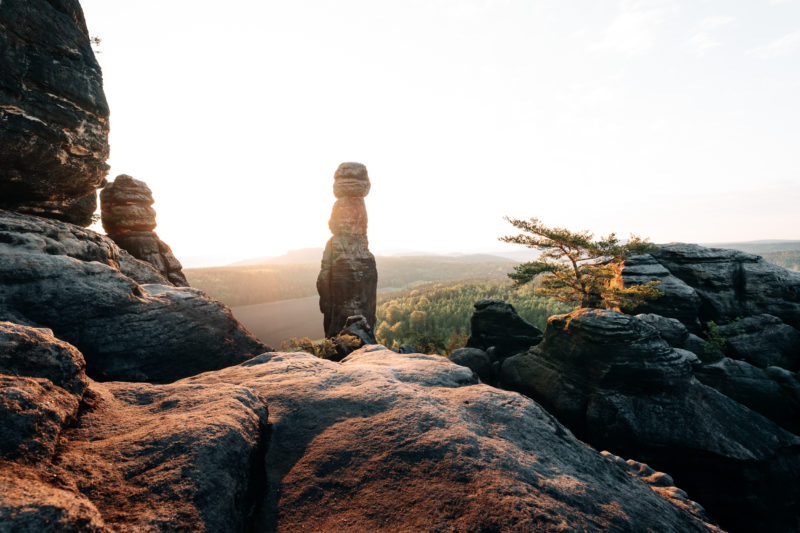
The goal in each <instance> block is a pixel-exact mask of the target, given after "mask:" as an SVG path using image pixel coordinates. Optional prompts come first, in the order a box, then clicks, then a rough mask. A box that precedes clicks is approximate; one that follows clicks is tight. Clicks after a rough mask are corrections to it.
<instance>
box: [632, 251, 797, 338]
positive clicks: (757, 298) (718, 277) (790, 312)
mask: <svg viewBox="0 0 800 533" xmlns="http://www.w3.org/2000/svg"><path fill="white" fill-rule="evenodd" d="M622 278H623V280H624V283H625V285H630V284H632V283H643V282H647V281H650V280H651V279H654V280H659V281H661V284H660V285H659V287H658V288H659V290H661V291H663V292H664V293H665V295H664V297H662V298H658V299H657V300H653V301H652V302H649V303H647V304H646V305H644V306H642V307H641V308H640V312H647V313H655V314H658V315H662V316H666V317H670V318H677V319H678V320H680V321H681V322H683V323H684V324H685V325H686V327H688V328H689V330H690V331H693V332H695V333H699V332H701V331H702V329H703V328H704V326H705V324H706V322H708V321H710V320H713V321H715V322H716V323H717V324H719V325H723V324H727V323H728V322H730V321H732V320H735V319H736V318H742V317H747V316H750V315H755V314H769V315H772V316H774V317H777V318H779V319H780V320H781V321H782V322H784V323H785V324H788V325H789V326H792V327H793V328H795V329H798V328H800V273H797V272H791V271H789V270H786V269H784V268H781V267H779V266H777V265H773V264H772V263H769V262H767V261H765V260H764V259H763V258H761V257H759V256H757V255H752V254H748V253H745V252H740V251H738V250H724V249H719V248H705V247H703V246H698V245H696V244H682V243H680V244H670V245H666V246H661V247H660V248H659V249H658V250H657V251H655V252H652V253H650V254H645V255H640V256H635V257H631V258H629V259H627V260H626V261H625V267H624V268H623V270H622Z"/></svg>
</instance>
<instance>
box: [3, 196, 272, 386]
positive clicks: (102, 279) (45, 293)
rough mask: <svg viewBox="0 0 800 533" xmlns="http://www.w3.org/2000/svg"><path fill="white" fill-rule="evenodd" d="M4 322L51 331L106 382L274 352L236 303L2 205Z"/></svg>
mask: <svg viewBox="0 0 800 533" xmlns="http://www.w3.org/2000/svg"><path fill="white" fill-rule="evenodd" d="M0 320H9V321H12V322H16V323H19V324H25V325H29V326H33V327H44V328H49V329H51V330H52V331H53V332H54V333H55V335H56V336H57V337H58V338H59V339H62V340H64V341H67V342H69V343H71V344H73V345H74V346H75V347H77V348H78V349H79V350H80V351H81V352H82V353H83V355H84V357H85V359H86V362H87V372H88V374H89V375H90V376H91V377H93V378H95V379H102V380H129V381H171V380H175V379H178V378H181V377H185V376H189V375H193V374H196V373H197V372H203V371H206V370H213V369H216V368H221V367H224V366H227V365H231V364H236V363H238V362H241V361H243V360H245V359H247V358H248V357H251V356H253V355H256V354H259V353H262V352H264V351H266V350H267V349H268V348H267V347H266V346H264V345H263V344H262V343H260V342H259V341H258V340H256V339H255V338H253V336H252V335H250V334H249V333H248V332H247V331H246V330H245V329H244V328H243V327H242V326H241V324H239V323H238V322H237V321H236V320H235V319H234V318H233V316H232V315H231V312H230V310H229V309H228V308H227V307H225V306H224V305H222V304H221V303H219V302H217V301H216V300H212V299H211V298H209V297H208V296H207V295H206V294H205V293H203V292H202V291H199V290H195V289H190V288H177V287H172V286H171V285H169V283H167V281H166V280H165V279H164V278H163V277H162V276H161V275H160V274H159V273H158V272H156V270H155V269H154V268H153V267H152V266H150V265H149V264H147V263H144V262H142V261H139V260H137V259H135V258H133V257H131V256H130V255H128V254H127V253H125V252H123V251H121V250H120V249H119V248H118V247H117V245H116V244H114V242H113V241H112V240H111V239H109V238H108V237H105V236H103V235H99V234H97V233H95V232H93V231H89V230H84V229H82V228H79V227H77V226H74V225H72V224H66V223H63V222H58V221H55V220H47V219H43V218H37V217H30V216H26V215H20V214H17V213H12V212H9V211H2V210H0Z"/></svg>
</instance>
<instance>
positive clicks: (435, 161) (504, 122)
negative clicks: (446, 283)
mask: <svg viewBox="0 0 800 533" xmlns="http://www.w3.org/2000/svg"><path fill="white" fill-rule="evenodd" d="M82 5H83V7H84V11H85V14H86V18H87V22H88V24H89V31H90V33H91V34H92V35H96V36H99V37H100V38H101V39H102V43H101V45H100V50H101V53H100V54H99V55H98V59H99V61H100V64H101V66H102V68H103V73H104V79H105V91H106V96H107V98H108V101H109V104H110V106H111V159H110V161H109V162H110V164H111V173H110V175H109V178H110V179H112V178H113V177H114V176H116V175H117V174H121V173H126V174H131V175H132V176H134V177H135V178H137V179H141V180H144V181H146V182H147V183H148V184H149V185H150V188H151V189H153V192H154V195H155V198H156V205H155V207H156V210H157V212H158V219H157V220H158V228H157V230H156V231H157V232H158V233H159V235H160V236H161V237H162V239H163V240H165V241H166V242H167V243H168V244H170V245H171V246H172V248H173V250H174V251H175V253H176V255H177V256H178V258H179V259H181V260H183V261H184V262H185V263H187V264H188V265H190V266H191V265H194V264H197V260H198V256H211V257H210V258H208V259H207V260H208V261H210V262H213V263H225V262H229V261H232V260H235V259H241V258H247V257H257V256H264V255H279V254H281V253H283V252H285V251H286V250H288V249H294V248H304V247H322V246H324V244H325V242H326V240H327V239H328V238H329V236H330V233H329V231H328V228H327V221H328V218H329V215H330V210H331V206H332V205H333V202H334V197H333V193H332V183H333V172H334V170H335V169H336V167H337V166H338V164H339V163H340V162H342V161H360V162H362V163H364V164H366V165H367V168H368V170H369V174H370V178H371V181H372V191H371V193H370V195H369V196H368V197H367V208H368V211H369V218H370V223H369V237H370V247H371V249H372V250H373V251H377V252H381V251H387V250H398V249H413V250H422V251H431V252H440V253H447V252H457V251H461V252H472V251H476V250H496V249H503V248H504V247H505V249H515V248H514V247H513V245H504V244H502V243H499V242H498V241H497V237H498V236H500V235H504V234H508V233H513V231H512V230H513V228H512V227H511V226H510V225H509V224H507V223H506V222H505V221H503V219H502V217H503V216H504V215H509V216H512V217H517V218H528V217H531V216H537V217H539V218H540V219H542V220H543V221H544V222H545V223H547V224H550V225H559V226H566V227H569V228H572V229H576V230H579V229H590V230H592V231H594V232H595V233H596V234H603V235H605V234H607V233H609V232H612V231H616V232H617V233H618V234H619V235H621V236H627V235H628V234H629V233H636V234H638V235H642V236H649V237H650V238H651V240H653V241H654V242H669V241H692V242H719V241H733V240H753V239H800V0H737V1H733V0H652V1H651V0H642V1H633V0H622V1H604V0H583V1H572V2H569V1H565V0H550V1H534V0H527V1H525V0H517V1H511V0H498V1H468V0H403V1H394V2H389V1H380V0H363V1H354V0H328V1H323V0H291V1H287V0H282V1H265V0H258V1H257V0H229V1H227V2H219V1H214V2H211V1H206V0H192V1H184V0H158V1H156V0H136V1H122V0H82Z"/></svg>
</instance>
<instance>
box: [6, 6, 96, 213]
mask: <svg viewBox="0 0 800 533" xmlns="http://www.w3.org/2000/svg"><path fill="white" fill-rule="evenodd" d="M0 50H2V51H3V53H2V54H0V72H2V73H3V75H2V77H1V78H0V125H1V126H0V161H2V164H0V208H5V209H13V210H16V211H26V212H29V213H33V214H37V215H42V216H47V217H53V218H59V219H62V220H67V221H69V222H74V223H78V224H83V225H88V223H89V222H91V218H90V217H91V213H92V212H93V211H94V209H93V207H92V206H93V204H94V202H96V200H95V190H96V189H97V188H98V187H99V186H100V185H101V184H102V182H103V180H104V178H105V176H106V174H107V173H108V165H107V164H106V159H107V158H108V116H109V110H108V105H107V103H106V99H105V95H104V94H103V80H102V75H101V72H100V67H99V65H98V64H97V61H96V60H95V57H94V53H93V52H92V48H91V44H90V41H89V33H88V30H87V28H86V23H85V21H84V17H83V11H82V10H81V7H80V4H79V3H78V2H77V0H4V1H3V2H2V4H0Z"/></svg>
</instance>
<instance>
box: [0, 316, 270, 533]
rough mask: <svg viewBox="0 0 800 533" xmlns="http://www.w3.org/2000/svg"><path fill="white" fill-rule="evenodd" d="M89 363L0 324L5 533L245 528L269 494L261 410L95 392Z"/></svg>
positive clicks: (197, 394)
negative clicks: (263, 473)
mask: <svg viewBox="0 0 800 533" xmlns="http://www.w3.org/2000/svg"><path fill="white" fill-rule="evenodd" d="M83 365H84V363H83V358H82V356H81V354H80V352H78V350H76V349H75V348H74V347H72V346H70V345H68V344H66V343H64V342H61V341H59V340H58V339H55V338H54V337H53V336H52V334H50V333H48V332H43V331H41V330H35V329H31V328H25V327H23V326H18V325H14V324H9V323H0V402H1V403H0V408H2V410H3V416H2V417H0V421H1V422H0V432H2V436H3V439H2V440H1V441H0V445H1V446H2V447H0V493H2V494H3V497H2V499H0V500H1V501H0V531H9V530H13V531H76V532H77V531H119V530H128V531H130V530H138V531H154V530H160V531H190V530H191V531H241V530H243V529H244V524H245V522H246V521H247V520H248V519H249V518H251V516H252V514H253V510H254V508H255V500H256V495H258V494H260V492H261V491H263V485H264V480H263V477H262V476H259V475H257V473H258V472H259V471H262V470H263V460H264V446H265V444H266V436H267V407H266V404H265V402H264V400H263V399H262V398H261V397H259V395H258V394H257V393H256V392H255V391H254V390H252V389H249V388H246V387H241V386H237V385H230V384H216V385H214V386H205V385H199V384H191V385H189V384H172V385H149V384H141V383H138V384H137V383H121V382H117V383H107V384H100V383H96V382H92V381H91V380H89V379H87V378H86V376H85V374H84V372H83ZM9 382H11V383H12V385H8V383H9ZM26 386H27V387H28V388H26ZM41 391H44V394H42V392H41ZM36 392H39V396H35V395H34V393H36ZM56 393H58V396H57V395H56ZM79 406H80V410H79V409H78V407H79ZM66 407H69V412H68V415H69V416H68V417H66V416H61V415H62V413H63V412H65V411H64V410H63V409H65V408H66ZM58 409H62V411H57V410H58ZM36 415H47V416H38V418H37V416H36ZM55 415H59V416H55ZM67 418H69V422H70V423H69V424H66V421H67ZM56 443H58V454H57V456H54V454H53V449H54V448H55V445H56Z"/></svg>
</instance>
